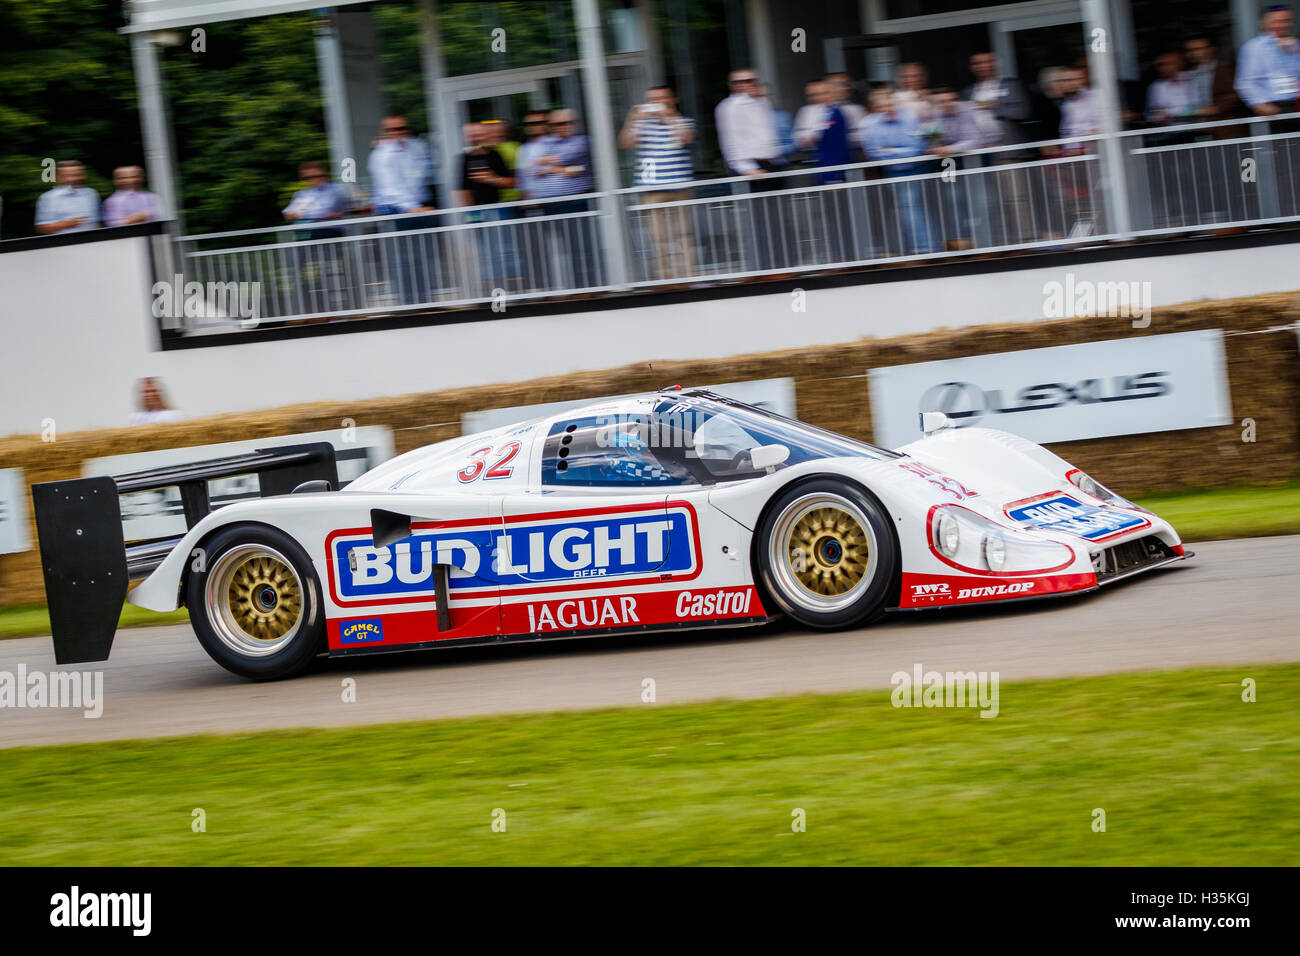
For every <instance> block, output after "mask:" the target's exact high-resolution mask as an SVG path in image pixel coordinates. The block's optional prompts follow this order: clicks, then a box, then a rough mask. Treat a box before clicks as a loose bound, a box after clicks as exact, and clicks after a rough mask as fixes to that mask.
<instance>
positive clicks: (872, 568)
mask: <svg viewBox="0 0 1300 956" xmlns="http://www.w3.org/2000/svg"><path fill="white" fill-rule="evenodd" d="M769 548H770V550H769V557H770V559H771V564H770V566H771V567H772V569H773V571H774V572H775V576H776V578H777V582H778V583H779V584H780V585H781V590H782V592H783V593H784V594H785V596H786V597H787V598H788V599H789V600H791V601H793V602H795V603H796V604H798V605H800V606H801V607H803V608H805V609H807V610H810V611H837V610H840V609H842V608H845V607H847V606H849V605H850V604H852V603H853V602H854V601H856V600H857V599H858V598H859V597H860V596H861V594H862V592H863V591H864V590H866V588H867V587H868V586H869V585H870V584H871V581H872V579H873V578H874V577H875V573H876V567H877V556H876V535H875V532H874V531H873V530H872V528H871V523H870V522H869V521H868V520H867V516H866V515H865V514H863V513H862V511H861V510H860V509H859V508H858V506H857V505H856V504H854V503H853V502H852V501H850V500H848V499H847V498H843V497H841V496H839V495H835V494H825V493H818V494H812V495H807V496H805V497H803V498H798V499H796V500H795V501H793V502H791V503H790V504H789V505H787V506H786V507H785V509H784V510H783V511H782V512H781V514H780V516H778V518H777V520H776V523H775V525H774V528H773V534H772V540H771V542H770V543H769Z"/></svg>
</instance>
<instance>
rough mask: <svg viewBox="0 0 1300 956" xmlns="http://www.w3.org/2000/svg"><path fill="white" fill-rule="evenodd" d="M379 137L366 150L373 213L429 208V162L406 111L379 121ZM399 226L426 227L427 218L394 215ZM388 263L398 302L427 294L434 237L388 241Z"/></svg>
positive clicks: (402, 228)
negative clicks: (369, 148) (389, 251)
mask: <svg viewBox="0 0 1300 956" xmlns="http://www.w3.org/2000/svg"><path fill="white" fill-rule="evenodd" d="M379 133H380V138H379V141H378V142H377V143H376V144H375V147H374V149H372V150H371V151H370V160H369V163H368V164H367V166H368V168H369V170H370V184H371V185H370V197H371V199H370V201H371V205H372V207H373V208H374V213H375V215H377V216H392V215H396V214H399V213H421V212H432V211H433V208H434V207H433V204H432V203H431V201H430V195H429V182H430V180H431V179H432V178H433V163H432V161H431V160H430V158H429V148H428V147H427V146H426V145H425V143H424V141H423V140H421V139H417V138H415V137H413V136H411V127H410V124H408V123H407V122H406V117H405V116H386V117H384V120H383V122H382V123H380V125H379ZM394 222H395V228H396V229H397V230H399V231H408V230H412V229H425V228H428V227H429V226H432V225H434V223H433V222H431V221H430V220H428V219H422V218H416V217H408V218H405V219H398V220H395V221H394ZM389 242H390V243H392V246H391V249H392V254H391V258H390V260H389V266H390V268H391V269H392V270H393V271H394V273H395V274H396V280H397V281H396V289H395V291H396V294H397V296H398V299H399V302H398V303H397V304H398V305H414V304H416V303H418V302H427V301H428V299H429V290H430V286H429V280H428V276H429V275H430V274H432V273H433V271H434V269H433V264H432V262H430V261H429V260H431V259H432V258H433V256H432V244H433V242H434V240H433V239H432V238H431V237H430V236H428V235H419V236H412V237H409V238H406V237H403V238H398V239H392V240H389Z"/></svg>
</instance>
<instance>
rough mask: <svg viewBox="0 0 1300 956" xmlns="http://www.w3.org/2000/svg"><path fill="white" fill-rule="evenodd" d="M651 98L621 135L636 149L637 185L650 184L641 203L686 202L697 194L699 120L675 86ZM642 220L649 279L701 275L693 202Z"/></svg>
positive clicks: (652, 92) (624, 144) (648, 212)
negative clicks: (686, 112) (693, 184)
mask: <svg viewBox="0 0 1300 956" xmlns="http://www.w3.org/2000/svg"><path fill="white" fill-rule="evenodd" d="M645 99H646V101H645V102H644V103H642V104H641V105H639V106H634V107H632V109H631V110H630V111H629V112H628V114H627V120H626V122H624V123H623V128H622V130H620V131H619V134H618V145H619V146H620V147H621V148H623V149H635V150H636V176H635V184H636V185H637V186H641V187H654V188H647V189H646V191H645V192H643V193H641V194H640V200H641V201H640V202H639V203H637V205H638V206H657V205H660V204H661V203H675V202H682V201H684V200H688V199H690V198H691V191H690V190H689V189H683V188H681V184H682V183H689V182H690V181H691V179H692V176H693V173H692V169H691V144H692V143H693V142H695V121H694V120H691V119H688V118H686V117H685V116H682V114H681V113H679V112H678V111H677V97H676V96H675V95H674V94H673V91H672V89H671V88H670V87H667V86H656V87H652V88H651V89H649V90H647V91H646V98H645ZM639 213H640V215H642V216H643V219H642V221H643V222H644V223H645V224H646V226H647V228H648V230H649V233H650V242H651V247H652V248H651V249H649V250H647V255H645V256H644V257H643V261H644V259H650V260H652V261H650V262H645V268H644V269H643V271H644V272H645V273H646V274H647V277H649V278H655V279H679V280H684V279H690V278H692V277H694V275H695V248H694V246H695V237H694V231H693V230H692V228H691V207H690V206H681V205H677V206H669V207H668V208H666V209H641V210H639Z"/></svg>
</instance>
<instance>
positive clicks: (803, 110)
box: [794, 80, 858, 152]
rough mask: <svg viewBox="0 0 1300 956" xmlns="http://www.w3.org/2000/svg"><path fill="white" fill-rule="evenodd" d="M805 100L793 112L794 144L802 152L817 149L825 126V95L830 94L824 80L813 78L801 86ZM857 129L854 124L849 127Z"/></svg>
mask: <svg viewBox="0 0 1300 956" xmlns="http://www.w3.org/2000/svg"><path fill="white" fill-rule="evenodd" d="M803 95H804V99H806V100H807V102H806V103H805V104H804V105H803V106H801V107H799V110H798V112H796V113H795V114H794V144H795V145H796V146H797V147H799V149H801V150H803V151H804V152H808V151H810V150H812V151H815V150H816V149H817V141H818V140H819V139H821V135H822V130H823V129H825V128H826V117H827V115H828V114H829V113H830V110H829V109H827V107H826V104H827V97H828V96H829V95H830V94H829V91H828V88H827V84H826V81H825V80H813V81H812V82H811V83H807V84H805V85H804V88H803ZM851 128H852V129H857V128H858V127H857V126H856V125H853V126H852V127H851Z"/></svg>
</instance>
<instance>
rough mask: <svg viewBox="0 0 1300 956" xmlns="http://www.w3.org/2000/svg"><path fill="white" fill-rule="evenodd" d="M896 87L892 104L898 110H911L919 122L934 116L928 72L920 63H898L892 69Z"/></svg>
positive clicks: (924, 121)
mask: <svg viewBox="0 0 1300 956" xmlns="http://www.w3.org/2000/svg"><path fill="white" fill-rule="evenodd" d="M894 78H895V79H896V80H897V82H898V89H897V90H895V91H894V105H895V107H896V108H897V109H900V110H911V111H912V112H913V113H915V114H916V115H917V116H918V117H920V120H921V123H922V124H925V123H930V122H932V121H933V120H934V118H935V108H934V103H932V102H931V100H930V89H929V83H930V72H929V71H928V70H927V69H926V68H925V67H924V66H923V65H922V64H920V63H900V64H899V66H898V69H897V70H896V71H894Z"/></svg>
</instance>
